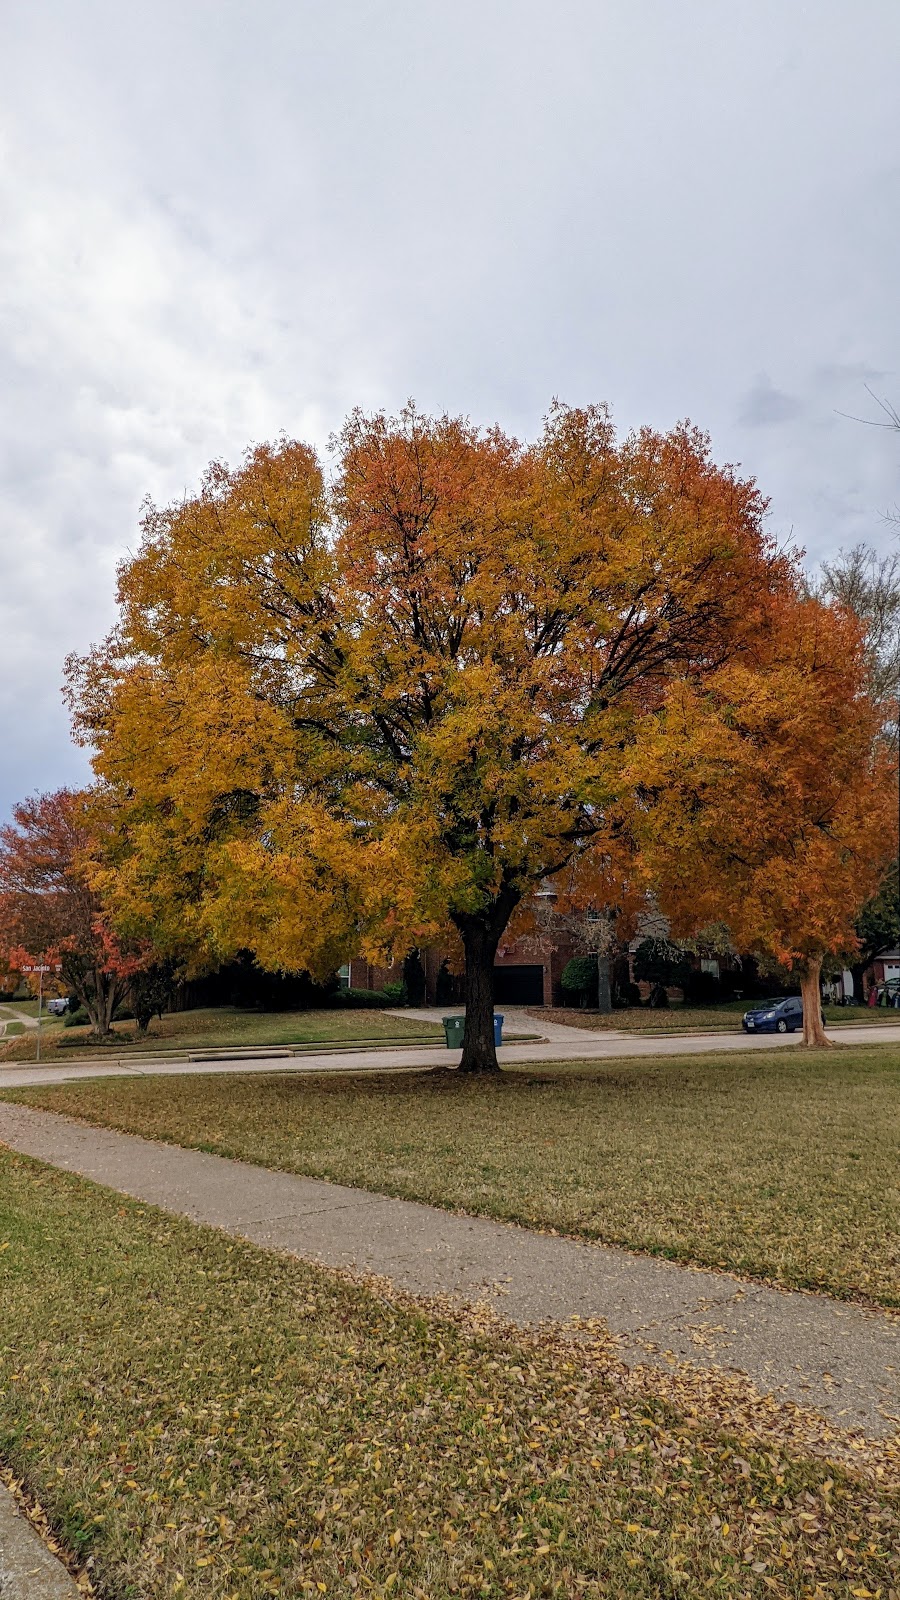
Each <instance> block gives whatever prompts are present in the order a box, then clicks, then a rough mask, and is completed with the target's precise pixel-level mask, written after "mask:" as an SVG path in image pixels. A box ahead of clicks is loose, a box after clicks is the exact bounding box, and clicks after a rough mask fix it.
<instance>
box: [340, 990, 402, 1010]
mask: <svg viewBox="0 0 900 1600" xmlns="http://www.w3.org/2000/svg"><path fill="white" fill-rule="evenodd" d="M391 987H392V988H393V987H394V985H393V984H392V985H391ZM334 1003H335V1005H338V1006H347V1007H348V1008H349V1009H350V1010H351V1011H353V1010H356V1011H363V1010H368V1011H374V1010H377V1009H378V1008H379V1007H380V1006H394V1005H396V1004H397V1002H396V999H395V998H394V996H393V995H391V994H388V992H387V990H386V989H341V990H339V992H338V993H337V994H336V995H335V997H334Z"/></svg>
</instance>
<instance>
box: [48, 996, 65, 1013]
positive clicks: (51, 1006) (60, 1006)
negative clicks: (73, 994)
mask: <svg viewBox="0 0 900 1600" xmlns="http://www.w3.org/2000/svg"><path fill="white" fill-rule="evenodd" d="M68 1009H69V1002H68V1000H48V1001H47V1010H48V1011H49V1013H50V1015H51V1017H61V1016H62V1014H63V1012H64V1011H68Z"/></svg>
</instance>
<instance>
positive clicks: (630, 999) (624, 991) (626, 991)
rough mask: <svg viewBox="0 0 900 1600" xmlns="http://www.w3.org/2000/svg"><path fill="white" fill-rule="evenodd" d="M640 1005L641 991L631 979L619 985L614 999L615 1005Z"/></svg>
mask: <svg viewBox="0 0 900 1600" xmlns="http://www.w3.org/2000/svg"><path fill="white" fill-rule="evenodd" d="M640 1003H641V991H640V989H639V988H638V986H637V984H636V983H632V982H631V979H630V978H628V979H626V981H625V982H624V983H620V984H619V985H618V987H617V989H616V992H615V996H614V999H613V1005H615V1006H620V1007H625V1006H639V1005H640Z"/></svg>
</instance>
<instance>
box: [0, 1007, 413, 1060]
mask: <svg viewBox="0 0 900 1600" xmlns="http://www.w3.org/2000/svg"><path fill="white" fill-rule="evenodd" d="M46 1025H47V1026H48V1028H49V1027H52V1030H53V1031H52V1034H51V1033H49V1032H48V1036H47V1038H46V1039H45V1040H43V1041H42V1046H41V1050H42V1054H44V1053H46V1057H47V1059H48V1060H52V1059H53V1058H54V1057H55V1056H59V1058H60V1059H62V1060H70V1059H71V1053H72V1052H73V1051H75V1052H77V1051H78V1050H79V1049H89V1050H90V1051H91V1052H92V1053H95V1052H96V1050H97V1048H98V1047H97V1043H96V1040H92V1039H91V1038H90V1029H89V1028H87V1027H85V1028H64V1027H62V1026H61V1024H60V1022H59V1020H58V1019H57V1018H53V1019H52V1022H51V1023H50V1024H46ZM114 1032H115V1034H116V1038H117V1040H118V1041H119V1043H120V1044H121V1045H122V1046H127V1047H128V1048H129V1049H133V1050H134V1051H135V1052H137V1051H138V1050H148V1051H153V1050H177V1049H179V1048H181V1049H186V1050H205V1049H213V1048H228V1047H229V1046H232V1047H235V1048H241V1047H246V1046H252V1045H267V1044H275V1045H277V1044H334V1043H344V1042H353V1041H354V1040H372V1041H380V1040H383V1039H386V1040H390V1039H399V1040H404V1039H419V1040H422V1041H423V1042H427V1041H429V1040H431V1039H442V1038H443V1029H442V1028H441V1026H440V1023H439V1022H437V1021H436V1022H434V1023H430V1022H421V1021H416V1019H415V1018H413V1017H394V1016H388V1015H386V1014H385V1012H384V1011H364V1010H360V1011H351V1010H350V1009H347V1010H342V1009H339V1008H336V1009H335V1010H333V1011H271V1012H270V1011H238V1010H233V1009H230V1008H228V1007H225V1006H219V1007H210V1008H207V1009H203V1010H197V1011H172V1012H166V1013H165V1015H164V1016H163V1019H162V1021H161V1022H160V1020H159V1018H158V1017H157V1018H154V1020H153V1022H152V1024H151V1027H150V1032H149V1035H147V1036H145V1037H144V1038H139V1037H138V1034H137V1025H136V1024H135V1023H134V1022H118V1023H116V1025H115V1029H114ZM103 1048H106V1047H103ZM33 1056H34V1040H33V1038H32V1037H31V1035H30V1034H29V1037H28V1039H26V1040H21V1041H20V1042H19V1043H18V1044H16V1045H13V1046H11V1047H10V1048H9V1050H8V1051H6V1053H4V1052H3V1051H2V1048H0V1061H3V1060H8V1061H24V1060H27V1059H30V1058H33Z"/></svg>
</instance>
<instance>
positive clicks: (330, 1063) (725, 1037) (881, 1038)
mask: <svg viewBox="0 0 900 1600" xmlns="http://www.w3.org/2000/svg"><path fill="white" fill-rule="evenodd" d="M419 1014H421V1016H423V1017H427V1018H428V1020H429V1021H431V1022H434V1021H435V1020H436V1019H437V1018H439V1016H440V1012H437V1011H427V1012H426V1011H423V1012H422V1013H417V1012H409V1011H404V1012H401V1013H400V1015H402V1016H405V1017H409V1016H417V1015H419ZM503 1015H504V1018H505V1019H506V1027H507V1030H508V1031H510V1032H514V1033H540V1034H542V1035H543V1037H542V1038H541V1039H539V1040H535V1041H534V1042H533V1043H527V1044H512V1045H504V1046H503V1048H502V1049H501V1050H500V1052H499V1055H500V1063H501V1065H502V1066H510V1067H511V1066H529V1065H538V1064H540V1063H546V1062H550V1061H585V1062H587V1061H597V1062H602V1061H614V1060H621V1059H622V1058H629V1057H641V1056H657V1057H658V1056H682V1055H701V1054H703V1055H705V1054H707V1053H714V1054H715V1053H726V1054H727V1052H728V1051H734V1050H744V1051H746V1050H802V1048H803V1046H802V1045H801V1044H799V1043H798V1042H797V1038H796V1037H795V1036H793V1035H791V1034H777V1033H768V1034H760V1035H757V1036H756V1037H755V1038H748V1037H747V1035H746V1034H744V1033H741V1032H738V1031H735V1032H734V1033H683V1032H682V1033H677V1034H675V1033H672V1034H668V1035H663V1036H659V1035H651V1034H640V1035H636V1034H633V1033H625V1032H624V1031H623V1032H619V1031H617V1030H615V1029H612V1028H609V1029H604V1030H603V1031H602V1032H601V1031H600V1030H598V1031H597V1032H592V1031H589V1030H588V1029H585V1028H573V1027H570V1026H568V1025H567V1024H565V1023H558V1022H550V1021H545V1020H544V1019H543V1018H540V1019H537V1018H535V1017H531V1016H529V1015H528V1014H527V1013H526V1012H524V1011H522V1010H518V1009H517V1008H515V1007H511V1006H507V1007H504V1010H503ZM828 1034H829V1037H830V1038H832V1039H833V1040H834V1042H835V1043H836V1044H843V1045H849V1044H852V1045H859V1044H871V1045H885V1044H893V1045H897V1044H900V1021H898V1022H897V1023H890V1022H886V1023H870V1024H864V1023H863V1024H850V1025H846V1026H845V1025H838V1026H837V1027H831V1028H829V1029H828ZM458 1061H459V1052H458V1051H455V1050H452V1051H451V1050H447V1049H445V1048H444V1046H443V1045H439V1044H434V1045H402V1044H393V1045H386V1046H384V1047H378V1048H372V1047H369V1048H367V1049H361V1050H353V1049H346V1048H343V1047H340V1048H334V1049H329V1048H328V1047H326V1046H323V1048H322V1050H321V1051H310V1050H308V1049H304V1050H303V1051H298V1052H297V1054H296V1055H295V1054H293V1052H292V1051H291V1049H290V1047H277V1048H271V1049H268V1050H264V1049H262V1048H261V1049H260V1050H259V1051H258V1052H257V1053H255V1054H252V1055H250V1054H248V1052H247V1051H246V1050H244V1051H241V1052H238V1051H235V1052H234V1054H231V1055H228V1054H225V1053H224V1052H222V1053H216V1054H215V1055H213V1054H212V1053H205V1054H202V1053H201V1052H199V1051H197V1052H193V1053H192V1054H191V1056H188V1054H187V1053H185V1055H184V1056H171V1055H168V1056H157V1057H153V1056H151V1055H149V1054H148V1055H145V1056H141V1057H138V1056H136V1055H122V1056H110V1055H108V1054H103V1055H102V1056H97V1057H95V1058H93V1059H91V1060H89V1061H85V1060H81V1061H79V1062H78V1063H77V1065H76V1064H74V1063H69V1062H66V1063H65V1064H64V1065H60V1066H51V1065H45V1064H43V1063H42V1064H41V1065H40V1066H28V1065H27V1064H25V1063H15V1064H13V1063H10V1065H9V1066H6V1067H4V1066H2V1065H0V1088H10V1089H19V1088H25V1087H27V1086H28V1085H29V1084H42V1083H72V1082H77V1081H78V1080H79V1079H82V1078H108V1077H116V1078H118V1077H123V1076H124V1077H145V1076H151V1075H152V1076H176V1077H181V1076H192V1075H193V1076H196V1075H197V1074H203V1073H220V1072H226V1073H228V1072H273V1071H275V1072H307V1073H308V1072H399V1071H422V1070H423V1069H427V1068H430V1067H436V1066H449V1067H453V1066H455V1065H456V1064H457V1063H458Z"/></svg>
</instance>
